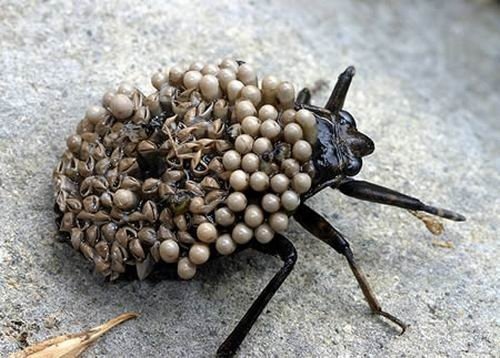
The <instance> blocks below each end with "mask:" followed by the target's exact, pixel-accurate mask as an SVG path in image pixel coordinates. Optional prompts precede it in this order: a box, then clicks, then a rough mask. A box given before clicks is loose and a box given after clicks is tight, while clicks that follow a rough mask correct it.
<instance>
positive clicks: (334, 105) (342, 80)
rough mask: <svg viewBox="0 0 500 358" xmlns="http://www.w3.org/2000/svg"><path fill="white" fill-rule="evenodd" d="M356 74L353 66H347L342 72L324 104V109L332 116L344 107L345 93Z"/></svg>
mask: <svg viewBox="0 0 500 358" xmlns="http://www.w3.org/2000/svg"><path fill="white" fill-rule="evenodd" d="M355 74H356V69H355V68H354V66H349V67H347V68H346V70H345V71H344V72H342V73H341V74H340V76H339V78H338V80H337V83H336V84H335V87H334V88H333V91H332V94H331V95H330V98H329V99H328V102H326V105H325V108H326V109H328V110H329V111H330V112H332V113H333V114H335V115H336V114H338V113H339V111H340V110H341V109H342V107H343V106H344V101H345V98H346V96H347V91H348V90H349V86H350V85H351V81H352V78H353V77H354V75H355Z"/></svg>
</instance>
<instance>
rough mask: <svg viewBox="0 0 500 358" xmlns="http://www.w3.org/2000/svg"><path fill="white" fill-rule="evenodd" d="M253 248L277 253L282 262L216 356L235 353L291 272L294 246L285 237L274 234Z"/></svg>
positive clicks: (295, 254)
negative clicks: (268, 240)
mask: <svg viewBox="0 0 500 358" xmlns="http://www.w3.org/2000/svg"><path fill="white" fill-rule="evenodd" d="M253 248H254V249H256V250H258V251H260V252H263V253H266V254H270V255H278V256H279V257H280V258H281V260H283V263H284V264H283V267H282V268H281V269H280V270H279V271H278V272H277V273H276V274H275V275H274V277H273V278H272V279H271V281H270V282H269V283H268V284H267V286H266V287H265V288H264V290H263V291H262V292H261V293H260V295H259V297H257V299H256V300H255V301H254V303H253V304H252V306H251V307H250V309H249V310H248V311H247V313H245V316H243V318H242V319H241V321H240V322H239V323H238V325H237V326H236V328H235V329H234V330H233V332H231V334H230V335H229V336H228V337H227V338H226V340H225V341H224V343H222V344H221V346H220V347H219V349H218V350H217V356H218V357H230V356H233V355H234V354H235V353H236V350H237V349H238V347H239V346H240V344H241V342H243V340H244V339H245V337H246V335H247V334H248V332H249V331H250V329H251V328H252V326H253V324H254V323H255V321H256V320H257V318H258V317H259V315H260V314H261V313H262V310H263V309H264V307H266V305H267V303H268V302H269V301H270V300H271V298H272V297H273V296H274V294H275V293H276V291H277V290H278V289H279V288H280V286H281V284H282V283H283V282H284V281H285V279H286V278H287V277H288V275H289V274H290V272H292V269H293V266H294V265H295V262H296V261H297V252H296V250H295V247H294V246H293V244H292V243H291V242H290V241H289V240H288V239H287V238H285V237H283V236H281V235H276V236H275V237H274V239H273V241H271V242H270V243H269V244H266V245H262V244H255V246H253Z"/></svg>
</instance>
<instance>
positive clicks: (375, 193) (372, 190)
mask: <svg viewBox="0 0 500 358" xmlns="http://www.w3.org/2000/svg"><path fill="white" fill-rule="evenodd" d="M338 189H339V190H340V191H341V192H342V193H343V194H345V195H349V196H352V197H354V198H357V199H361V200H367V201H371V202H374V203H380V204H386V205H392V206H398V207H400V208H403V209H408V210H417V211H424V212H426V213H429V214H433V215H436V216H440V217H442V218H445V219H449V220H453V221H465V217H464V216H463V215H460V214H458V213H455V212H453V211H450V210H446V209H441V208H436V207H434V206H430V205H426V204H424V203H422V202H421V201H420V200H418V199H416V198H413V197H411V196H408V195H405V194H401V193H398V192H397V191H395V190H392V189H388V188H384V187H383V186H380V185H376V184H372V183H369V182H366V181H362V180H354V179H347V180H346V181H344V182H342V183H341V184H340V185H339V186H338Z"/></svg>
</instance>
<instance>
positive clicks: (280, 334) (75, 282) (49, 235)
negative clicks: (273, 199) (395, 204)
mask: <svg viewBox="0 0 500 358" xmlns="http://www.w3.org/2000/svg"><path fill="white" fill-rule="evenodd" d="M0 9H1V10H0V207H1V209H2V210H1V214H0V297H1V299H0V352H2V356H3V355H4V354H5V353H8V352H12V351H15V350H17V349H19V348H21V347H22V346H23V344H25V343H33V342H36V341H39V340H41V339H44V338H46V337H48V336H53V335H58V334H62V333H67V332H76V331H79V330H81V329H83V328H87V327H91V326H94V325H96V324H98V323H100V322H102V321H104V320H106V319H108V318H111V317H113V316H115V315H118V314H120V313H122V312H125V311H130V310H133V311H140V312H141V313H142V316H141V317H140V318H139V319H137V320H136V321H131V322H128V323H126V324H125V325H123V326H121V327H119V328H118V329H115V330H114V331H112V332H110V333H109V334H108V335H107V336H105V338H103V339H102V340H101V341H99V342H98V344H97V345H95V346H93V347H92V348H91V349H90V350H89V351H88V353H87V354H86V356H87V357H94V356H130V357H145V356H169V357H174V356H196V357H198V356H199V357H201V356H210V355H212V354H213V352H215V350H216V348H217V346H218V344H220V343H221V342H222V341H223V339H224V338H225V336H226V335H227V334H228V333H229V332H230V331H231V329H232V328H233V326H234V325H235V324H236V322H237V321H238V319H239V318H240V317H241V316H242V315H243V313H244V311H245V310H246V308H247V307H248V306H249V305H250V303H251V302H252V300H253V298H254V297H255V296H256V294H257V292H258V290H259V289H261V288H262V287H263V286H264V285H265V283H266V282H267V281H268V280H269V279H270V277H271V276H272V274H273V273H274V272H275V271H276V270H277V269H278V267H279V263H278V261H277V260H276V259H273V258H271V257H261V256H258V255H256V254H255V253H251V252H248V253H243V254H241V255H239V256H237V257H234V258H231V259H227V260H223V261H218V262H214V263H212V264H210V265H209V266H208V267H207V269H206V270H202V273H201V274H200V275H199V276H198V277H197V279H196V280H195V281H193V282H160V283H151V282H120V283H117V284H108V283H106V282H104V281H103V280H102V279H101V278H100V277H98V276H97V275H94V274H93V273H92V272H91V271H90V270H89V266H88V265H87V264H86V263H85V262H84V260H83V259H82V258H81V257H79V256H78V255H77V254H76V253H75V252H73V251H72V250H71V249H70V247H68V246H66V245H63V244H61V243H58V242H56V241H55V240H54V233H55V227H54V224H53V218H54V217H53V214H52V189H51V186H50V176H51V171H52V168H53V166H54V165H55V163H56V160H57V157H58V155H59V154H60V153H61V152H62V150H63V148H64V140H63V138H65V137H66V136H67V135H68V134H69V133H71V132H72V131H73V130H74V127H75V125H76V123H77V121H78V120H79V119H80V117H81V116H82V115H83V113H84V110H85V108H86V106H87V105H88V104H91V103H95V102H97V101H98V100H99V99H100V96H101V94H102V93H103V92H104V90H105V89H107V88H109V87H111V86H114V85H116V84H117V83H118V82H119V81H121V80H122V79H127V80H130V81H133V82H135V83H138V84H140V85H141V86H142V88H143V89H145V90H147V91H149V85H148V77H149V75H150V74H151V73H152V72H153V71H154V70H156V69H157V68H158V67H160V66H164V65H167V64H171V63H173V62H177V61H192V60H194V59H197V58H201V59H215V58H218V57H223V56H225V55H227V54H233V55H235V56H237V57H239V58H242V59H245V60H247V61H250V62H252V63H253V64H254V65H255V67H256V68H258V69H259V70H260V71H261V73H264V74H267V73H275V74H277V75H279V76H280V77H282V78H288V79H291V80H293V81H294V82H295V83H296V84H297V85H298V86H303V85H312V84H314V83H315V82H316V81H318V80H326V81H328V82H329V83H330V85H331V84H332V81H333V80H334V79H335V78H336V76H337V74H338V73H339V72H340V71H341V70H342V69H343V68H344V67H345V66H347V65H349V64H354V65H356V66H357V68H358V73H357V77H356V80H355V82H354V85H353V88H352V92H351V94H350V96H349V98H348V101H347V103H346V106H347V108H349V109H350V110H351V111H352V113H354V114H355V116H356V117H357V119H358V122H359V127H360V128H361V130H362V131H363V132H365V133H366V134H368V135H370V136H371V137H372V138H373V139H374V141H375V142H376V145H377V149H376V152H375V154H374V155H372V156H371V157H369V158H367V160H366V161H365V167H364V170H363V172H362V173H361V175H360V177H363V178H367V179H370V180H373V181H375V182H379V183H384V184H386V185H388V186H391V187H394V188H397V189H400V190H403V191H405V192H408V193H411V194H413V195H416V196H419V197H422V198H424V199H426V200H427V201H429V202H431V203H434V204H439V205H441V206H444V207H448V208H451V209H455V210H457V211H459V212H461V213H463V214H465V215H466V216H467V218H468V221H467V222H466V223H462V224H458V223H449V222H446V223H445V227H446V232H445V233H444V235H442V236H441V237H439V238H435V237H433V236H432V235H431V234H430V233H429V232H428V231H427V230H426V229H425V227H424V226H423V225H422V224H421V223H420V222H418V221H417V220H416V219H415V218H414V217H413V216H411V215H409V214H408V213H407V212H405V211H401V210H398V209H394V208H389V207H382V206H377V205H375V204H368V203H362V202H357V201H355V200H352V199H348V198H345V197H342V196H341V195H340V194H339V193H335V192H332V191H325V192H324V193H321V194H320V195H318V196H317V197H315V198H313V200H311V202H312V205H313V206H314V207H315V208H317V209H318V210H319V211H320V212H322V213H323V214H325V215H326V216H327V217H328V218H329V219H330V220H331V221H332V222H334V223H335V225H336V226H337V227H338V229H339V230H341V231H342V232H344V233H345V234H346V235H347V237H349V238H350V239H351V242H352V246H353V248H354V250H355V252H356V253H357V256H358V258H359V261H360V263H361V264H362V266H363V267H364V268H365V271H366V272H367V273H368V275H369V278H370V280H371V282H372V284H373V286H374V289H375V291H376V292H377V293H378V295H379V298H380V300H381V302H383V306H384V307H385V308H386V309H387V310H388V311H390V312H392V313H394V314H395V315H397V316H399V317H401V318H402V319H404V320H405V321H406V322H408V323H409V324H411V327H410V329H409V330H408V332H407V333H406V334H405V335H403V336H401V337H399V336H397V331H396V330H395V329H394V328H393V327H392V326H391V325H390V324H388V323H386V322H384V321H383V320H381V319H379V318H376V317H373V316H371V315H370V313H369V310H368V308H367V306H366V304H365V303H364V301H363V299H362V296H361V293H360V291H359V289H358V287H357V286H356V284H355V281H354V279H353V277H352V276H351V273H350V271H349V269H348V267H347V266H346V264H345V262H343V260H342V259H341V258H340V257H339V256H338V255H336V254H335V253H333V252H332V251H331V250H329V249H328V248H327V247H326V246H325V245H324V244H322V243H320V242H319V241H317V240H315V239H314V238H313V237H311V236H310V235H308V234H306V233H305V232H304V231H302V229H301V228H299V226H298V225H297V224H294V225H292V228H291V232H290V235H289V236H290V237H291V238H293V241H294V242H295V243H296V246H297V248H298V251H299V255H300V257H299V262H298V264H297V266H296V269H295V271H294V273H293V274H292V275H291V276H290V278H289V279H288V281H286V283H285V284H284V286H283V287H282V289H281V290H280V291H279V293H278V294H277V295H276V297H275V298H274V299H273V300H272V302H271V303H270V305H269V306H268V309H267V310H266V313H265V314H264V315H263V316H262V317H261V318H260V319H259V320H258V322H257V324H256V325H255V327H254V329H253V330H252V331H251V333H250V335H249V336H248V338H247V340H246V341H245V342H244V343H243V345H242V347H241V350H240V355H241V356H279V357H294V356H305V357H313V356H314V357H319V356H398V357H401V356H410V357H423V356H441V357H444V356H450V357H457V356H499V355H500V352H499V348H498V347H499V346H500V341H499V337H500V330H499V325H500V316H499V310H498V307H499V287H500V285H499V284H500V281H499V276H500V275H499V273H500V270H499V264H498V262H499V258H500V257H499V245H498V230H499V227H500V199H499V188H500V175H499V172H500V120H499V116H500V96H499V90H500V71H499V68H500V66H499V65H500V46H499V44H500V7H499V5H498V3H497V2H492V1H472V0H471V1H458V0H457V1H446V2H444V1H443V2H433V1H425V2H424V1H420V2H410V1H401V2H400V1H383V2H378V3H377V4H375V2H369V1H353V2H351V1H329V2H322V1H320V0H311V1H307V2H306V1H294V2H288V1H265V2H259V1H252V2H245V3H239V2H234V1H230V0H224V1H219V2H211V1H210V2H208V1H190V2H183V1H172V2H170V3H168V4H167V3H164V2H159V1H141V2H139V1H137V2H133V1H120V2H115V1H110V2H106V5H97V4H96V3H94V2H91V1H81V2H76V1H75V2H69V1H44V2H36V1H25V2H21V1H8V0H7V1H6V0H3V1H0ZM327 95H328V90H327V88H326V87H325V88H323V89H322V90H321V91H320V92H319V93H318V94H317V103H323V102H324V101H325V98H326V97H327ZM435 240H439V241H440V242H445V243H446V242H451V243H452V244H453V245H452V246H453V247H451V248H443V247H441V246H440V245H439V242H436V241H435Z"/></svg>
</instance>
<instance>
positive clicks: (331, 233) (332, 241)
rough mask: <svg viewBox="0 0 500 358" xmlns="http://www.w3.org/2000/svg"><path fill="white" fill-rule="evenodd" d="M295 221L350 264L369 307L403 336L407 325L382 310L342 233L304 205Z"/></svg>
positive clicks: (298, 211) (300, 207) (298, 210)
mask: <svg viewBox="0 0 500 358" xmlns="http://www.w3.org/2000/svg"><path fill="white" fill-rule="evenodd" d="M294 217H295V220H297V221H298V222H299V223H300V225H302V226H303V227H304V228H305V229H306V230H307V231H309V232H310V233H311V234H313V235H314V236H315V237H317V238H318V239H320V240H322V241H323V242H325V243H326V244H327V245H329V246H331V247H332V248H333V249H335V251H337V252H338V253H339V254H341V255H343V256H344V257H345V258H346V259H347V262H348V263H349V267H350V268H351V271H352V272H353V274H354V277H356V280H357V281H358V284H359V287H360V288H361V291H363V295H364V296H365V299H366V301H367V302H368V305H369V306H370V309H371V310H372V312H373V313H374V314H376V315H379V316H382V317H385V318H387V319H388V320H390V321H391V322H393V323H395V324H397V325H398V326H399V327H401V329H402V332H401V334H403V333H404V332H405V330H406V328H407V325H406V324H405V323H403V322H402V321H401V320H400V319H399V318H397V317H395V316H393V315H391V314H390V313H387V312H385V311H384V310H382V307H381V305H380V303H379V302H378V300H377V297H375V293H374V292H373V290H372V288H371V287H370V284H369V283H368V280H367V279H366V276H365V274H364V273H363V271H362V270H361V268H360V267H359V265H358V264H357V263H356V261H355V260H354V255H353V253H352V251H351V248H350V247H349V243H348V242H347V240H346V239H344V237H343V236H342V234H341V233H340V232H338V231H337V229H335V228H334V227H333V226H332V225H331V224H330V223H329V222H328V221H326V219H325V218H323V217H322V216H321V215H320V214H318V213H317V212H315V211H314V210H312V209H311V208H309V207H308V206H306V205H305V204H302V205H301V206H299V208H298V209H297V211H296V212H295V215H294Z"/></svg>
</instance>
